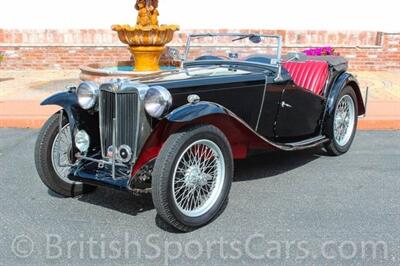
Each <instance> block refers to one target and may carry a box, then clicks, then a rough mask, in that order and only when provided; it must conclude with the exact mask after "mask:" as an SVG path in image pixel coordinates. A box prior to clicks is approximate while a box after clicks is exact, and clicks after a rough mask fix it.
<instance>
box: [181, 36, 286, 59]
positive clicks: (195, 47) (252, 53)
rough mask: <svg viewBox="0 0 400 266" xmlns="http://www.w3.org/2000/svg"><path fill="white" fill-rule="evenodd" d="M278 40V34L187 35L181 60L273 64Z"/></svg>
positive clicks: (278, 47) (277, 52)
mask: <svg viewBox="0 0 400 266" xmlns="http://www.w3.org/2000/svg"><path fill="white" fill-rule="evenodd" d="M281 49H282V40H281V36H278V35H257V34H238V33H225V34H223V33H222V34H221V33H218V34H212V33H206V34H191V35H189V36H188V40H187V44H186V50H185V55H184V61H185V62H187V61H199V60H241V61H250V62H256V63H261V64H268V65H277V64H278V62H279V61H280V59H281Z"/></svg>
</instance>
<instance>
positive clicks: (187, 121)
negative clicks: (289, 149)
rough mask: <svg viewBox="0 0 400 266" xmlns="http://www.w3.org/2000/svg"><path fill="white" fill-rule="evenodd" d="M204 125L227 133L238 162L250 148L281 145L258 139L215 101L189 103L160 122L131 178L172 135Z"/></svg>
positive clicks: (146, 144)
mask: <svg viewBox="0 0 400 266" xmlns="http://www.w3.org/2000/svg"><path fill="white" fill-rule="evenodd" d="M204 124H209V125H213V126H215V127H217V128H218V129H220V130H221V131H222V132H223V133H224V134H225V136H226V137H227V139H228V141H229V143H230V144H231V148H232V153H233V157H234V158H235V159H244V158H246V156H247V151H248V149H265V150H274V149H280V147H279V146H278V145H276V144H274V143H272V142H270V141H268V140H266V139H264V138H262V137H261V136H259V135H258V134H257V133H256V132H255V131H254V130H253V129H251V128H250V127H249V126H248V125H247V124H246V123H245V122H244V121H242V120H241V119H240V118H239V117H237V116H236V115H235V114H234V113H232V112H231V111H229V110H228V109H226V108H224V107H223V106H221V105H219V104H216V103H212V102H199V103H195V104H187V105H184V106H181V107H179V108H177V109H175V110H174V111H173V112H171V113H170V114H169V115H167V116H166V117H165V118H164V119H163V120H161V121H159V122H158V124H157V125H156V126H155V128H154V129H153V131H152V133H151V135H150V136H149V138H148V139H147V141H146V143H145V144H144V146H143V148H142V150H141V153H140V155H139V157H138V159H137V161H136V163H135V166H134V167H133V169H132V176H133V177H134V176H135V175H136V174H137V173H138V172H139V170H140V169H141V168H142V167H143V166H145V165H146V164H147V163H149V162H150V161H153V160H155V159H156V158H157V156H158V155H159V153H160V151H161V149H162V146H163V145H164V143H165V141H166V140H167V139H168V137H169V136H171V135H172V134H174V133H176V132H179V131H181V130H182V129H184V128H187V127H191V126H196V125H204Z"/></svg>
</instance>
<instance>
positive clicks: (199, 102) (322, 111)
mask: <svg viewBox="0 0 400 266" xmlns="http://www.w3.org/2000/svg"><path fill="white" fill-rule="evenodd" d="M221 37H222V38H223V40H224V43H225V44H226V43H228V44H229V45H227V46H226V47H223V49H222V47H220V46H218V45H215V46H213V44H215V43H216V42H214V41H213V42H212V43H211V44H210V39H212V38H221ZM227 40H230V41H231V42H230V41H227ZM194 43H202V44H203V47H206V48H207V49H208V50H207V51H206V52H205V53H201V51H200V50H201V45H194ZM244 43H249V44H244ZM252 45H254V47H255V49H254V53H251V52H250V53H249V51H251V47H252ZM281 47H282V45H281V37H280V36H275V35H272V36H270V35H268V36H267V35H255V34H248V35H245V34H218V35H217V34H215V35H214V34H196V35H190V36H189V37H188V43H187V46H186V50H185V54H184V55H179V57H180V59H181V61H182V65H181V67H180V68H176V69H175V70H168V71H161V72H158V73H153V74H149V75H146V76H143V77H141V78H137V79H131V80H128V79H125V80H121V79H118V80H112V81H110V82H108V83H104V84H95V83H92V82H83V83H81V84H80V85H79V86H77V87H69V88H68V89H67V91H65V92H61V93H57V94H55V95H53V96H51V97H49V98H48V99H46V100H44V101H43V102H42V105H59V106H60V107H61V110H60V111H59V112H58V113H56V114H54V115H53V116H52V117H50V119H49V120H48V121H47V122H46V124H45V125H44V126H43V128H42V130H41V132H40V134H39V137H38V140H37V144H36V149H35V161H36V167H37V171H38V173H39V176H40V178H41V179H42V181H43V182H44V184H46V185H47V186H48V188H49V189H50V190H52V191H54V192H56V193H58V194H61V195H63V196H66V197H73V196H77V195H81V194H82V193H86V192H90V191H92V190H93V189H94V188H95V187H96V186H109V187H114V188H118V189H122V190H127V191H143V190H147V191H149V192H150V191H151V193H152V197H153V202H154V206H155V208H156V210H157V212H158V214H159V216H160V217H161V218H162V219H163V220H165V221H166V222H167V223H169V224H170V225H172V226H173V227H175V228H177V229H178V230H181V231H190V230H194V229H196V228H198V227H201V226H204V225H206V224H207V223H209V222H210V221H212V220H213V219H215V218H216V217H217V216H218V215H219V214H220V213H221V212H222V211H223V210H224V208H225V206H226V204H227V201H228V194H229V191H230V187H231V184H232V179H233V176H234V172H233V170H234V160H236V159H244V158H246V157H247V155H248V154H249V153H250V152H252V151H254V150H266V151H273V150H282V151H296V150H301V149H308V148H312V147H317V146H321V147H325V149H326V151H327V153H329V154H331V155H341V154H344V153H346V152H347V151H348V150H349V148H350V146H351V144H352V142H353V139H354V135H355V133H356V128H357V120H358V116H360V115H363V114H364V113H365V104H364V101H363V98H362V95H361V91H360V87H359V85H358V82H357V80H356V79H355V78H354V76H353V75H351V74H350V73H348V72H347V62H346V61H345V60H344V59H343V58H341V57H337V56H320V57H307V56H305V55H303V54H298V53H293V54H290V53H289V54H288V55H286V56H281ZM240 48H245V49H244V50H243V51H245V52H243V53H240V52H237V51H235V49H238V50H240ZM173 54H174V55H175V56H176V51H175V53H173Z"/></svg>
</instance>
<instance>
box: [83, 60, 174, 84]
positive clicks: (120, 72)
mask: <svg viewBox="0 0 400 266" xmlns="http://www.w3.org/2000/svg"><path fill="white" fill-rule="evenodd" d="M178 68H179V62H169V63H167V64H165V65H162V66H160V69H159V70H157V71H137V69H135V67H134V62H133V61H120V62H115V63H113V64H91V65H88V66H83V67H80V70H81V73H80V75H79V78H80V79H81V80H82V81H93V82H96V83H98V84H101V83H104V82H108V81H110V80H112V79H134V78H140V77H143V76H147V75H153V74H155V73H156V74H157V73H160V72H164V71H172V70H176V69H178Z"/></svg>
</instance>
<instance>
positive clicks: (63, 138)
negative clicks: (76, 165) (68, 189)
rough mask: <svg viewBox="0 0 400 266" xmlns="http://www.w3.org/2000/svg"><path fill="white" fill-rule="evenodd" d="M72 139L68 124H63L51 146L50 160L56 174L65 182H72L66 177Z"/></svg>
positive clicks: (69, 163)
mask: <svg viewBox="0 0 400 266" xmlns="http://www.w3.org/2000/svg"><path fill="white" fill-rule="evenodd" d="M71 148H72V139H71V134H70V126H69V124H67V125H65V126H64V127H63V128H62V129H61V131H60V132H59V133H58V134H57V135H56V137H55V138H54V142H53V145H52V148H51V162H52V165H53V168H54V171H55V172H56V174H57V175H58V176H59V177H60V178H61V179H62V180H63V181H65V182H67V183H70V184H72V183H74V182H73V181H71V180H69V179H68V174H69V172H70V170H71V166H70V165H71V162H70V153H71Z"/></svg>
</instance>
